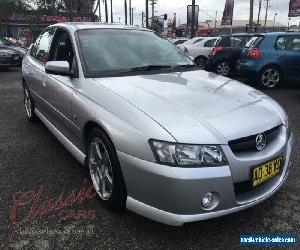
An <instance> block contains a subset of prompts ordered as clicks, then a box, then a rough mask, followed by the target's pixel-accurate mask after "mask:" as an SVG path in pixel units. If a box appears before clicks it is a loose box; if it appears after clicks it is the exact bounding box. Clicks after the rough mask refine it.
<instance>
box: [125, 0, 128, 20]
mask: <svg viewBox="0 0 300 250" xmlns="http://www.w3.org/2000/svg"><path fill="white" fill-rule="evenodd" d="M124 8H125V25H127V17H128V15H127V0H125V1H124Z"/></svg>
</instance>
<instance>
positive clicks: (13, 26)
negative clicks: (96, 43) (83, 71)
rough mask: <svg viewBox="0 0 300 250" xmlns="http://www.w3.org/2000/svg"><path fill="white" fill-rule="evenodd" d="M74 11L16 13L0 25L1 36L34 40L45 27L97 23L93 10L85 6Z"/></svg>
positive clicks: (77, 7)
mask: <svg viewBox="0 0 300 250" xmlns="http://www.w3.org/2000/svg"><path fill="white" fill-rule="evenodd" d="M83 2H84V1H83ZM73 8H74V11H73V12H72V13H70V12H62V11H59V12H58V11H57V12H56V11H51V10H41V11H35V10H32V11H28V12H27V13H26V14H23V13H14V14H12V15H11V16H10V17H9V20H7V22H6V23H0V36H8V37H14V38H17V39H19V38H20V37H24V38H26V39H27V40H29V42H30V40H32V38H33V39H34V38H35V37H36V35H37V34H39V33H40V32H41V31H42V30H43V29H44V28H45V27H47V26H49V25H51V24H54V23H62V22H69V21H74V22H90V21H95V20H96V19H97V16H95V14H94V13H93V11H92V8H91V7H89V6H88V5H87V6H86V5H85V4H83V5H80V6H73Z"/></svg>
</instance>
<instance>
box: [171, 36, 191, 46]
mask: <svg viewBox="0 0 300 250" xmlns="http://www.w3.org/2000/svg"><path fill="white" fill-rule="evenodd" d="M188 40H189V39H188V38H175V39H173V40H172V43H173V44H174V45H180V44H183V43H185V42H187V41H188Z"/></svg>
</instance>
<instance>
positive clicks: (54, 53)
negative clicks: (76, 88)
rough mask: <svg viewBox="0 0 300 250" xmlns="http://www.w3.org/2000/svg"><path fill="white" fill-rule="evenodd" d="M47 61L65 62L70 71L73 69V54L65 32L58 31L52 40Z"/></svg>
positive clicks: (68, 37) (70, 42) (69, 40)
mask: <svg viewBox="0 0 300 250" xmlns="http://www.w3.org/2000/svg"><path fill="white" fill-rule="evenodd" d="M49 61H67V62H68V63H69V65H70V70H72V69H73V66H74V67H75V61H76V60H75V54H74V47H73V44H72V41H71V38H70V36H69V34H68V32H66V31H65V30H58V31H57V32H56V34H55V36H54V38H53V42H52V46H51V49H50V55H49Z"/></svg>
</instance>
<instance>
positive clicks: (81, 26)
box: [50, 22, 153, 32]
mask: <svg viewBox="0 0 300 250" xmlns="http://www.w3.org/2000/svg"><path fill="white" fill-rule="evenodd" d="M50 27H65V28H67V29H71V30H85V29H124V30H140V31H149V32H153V31H152V30H149V29H146V28H140V27H138V26H130V25H123V24H120V23H99V22H65V23H57V24H53V25H51V26H50Z"/></svg>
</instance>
